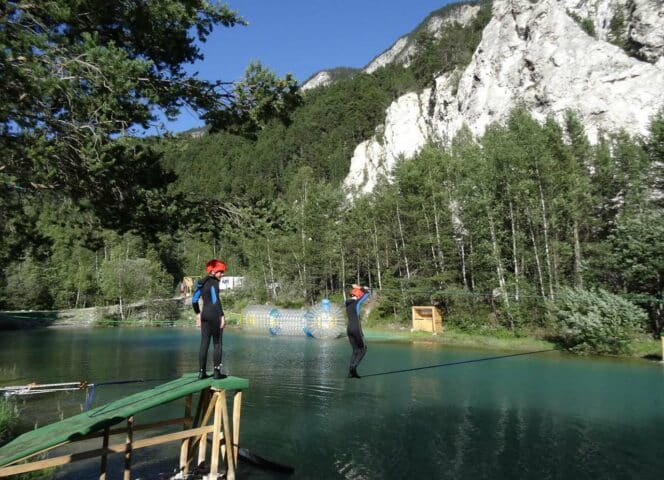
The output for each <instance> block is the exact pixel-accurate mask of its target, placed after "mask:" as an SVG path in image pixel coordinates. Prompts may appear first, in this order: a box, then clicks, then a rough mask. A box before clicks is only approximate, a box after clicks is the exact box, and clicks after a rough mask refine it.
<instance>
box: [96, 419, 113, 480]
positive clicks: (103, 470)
mask: <svg viewBox="0 0 664 480" xmlns="http://www.w3.org/2000/svg"><path fill="white" fill-rule="evenodd" d="M110 430H111V429H110V428H109V427H106V428H105V429H104V439H103V441H102V446H101V449H102V450H103V452H104V453H102V454H101V465H100V466H99V480H106V464H107V462H108V453H107V451H108V437H109V436H110V435H109V433H110Z"/></svg>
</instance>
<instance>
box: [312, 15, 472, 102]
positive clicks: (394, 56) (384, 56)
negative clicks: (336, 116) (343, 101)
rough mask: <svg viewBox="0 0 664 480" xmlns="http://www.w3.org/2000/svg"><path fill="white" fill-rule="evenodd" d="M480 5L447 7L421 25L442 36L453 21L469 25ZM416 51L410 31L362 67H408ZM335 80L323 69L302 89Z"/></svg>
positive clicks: (435, 34) (373, 68)
mask: <svg viewBox="0 0 664 480" xmlns="http://www.w3.org/2000/svg"><path fill="white" fill-rule="evenodd" d="M479 10H480V7H479V6H476V5H459V6H457V7H452V8H449V9H447V10H446V11H445V12H443V13H440V14H432V15H430V16H429V17H428V18H427V19H426V20H425V21H424V22H423V24H422V25H421V26H420V28H423V29H425V30H426V31H427V32H429V33H430V34H431V35H433V36H434V37H435V38H440V36H441V35H442V32H443V30H444V29H445V27H447V26H448V25H450V24H451V23H455V22H456V23H460V24H461V25H468V24H469V23H470V22H471V21H473V19H474V18H475V17H476V16H477V12H479ZM415 52H416V45H415V35H414V34H412V33H410V34H408V35H404V36H403V37H401V38H399V39H398V40H397V41H396V42H395V43H394V45H392V46H391V47H390V48H388V49H387V50H385V51H384V52H383V53H381V54H380V55H378V56H377V57H376V58H374V59H373V60H372V61H371V62H369V64H368V65H367V66H366V67H364V68H363V69H362V71H363V72H364V73H373V72H375V71H376V70H378V69H379V68H381V67H384V66H386V65H390V64H397V65H403V66H404V67H408V66H409V65H410V61H411V59H412V58H413V55H414V54H415ZM333 82H334V80H333V76H332V75H331V74H330V72H329V71H327V70H322V71H320V72H318V73H316V74H315V75H313V76H312V77H311V78H310V79H309V80H307V81H306V82H304V84H302V90H305V91H306V90H311V89H312V88H318V87H326V86H328V85H331V84H332V83H333Z"/></svg>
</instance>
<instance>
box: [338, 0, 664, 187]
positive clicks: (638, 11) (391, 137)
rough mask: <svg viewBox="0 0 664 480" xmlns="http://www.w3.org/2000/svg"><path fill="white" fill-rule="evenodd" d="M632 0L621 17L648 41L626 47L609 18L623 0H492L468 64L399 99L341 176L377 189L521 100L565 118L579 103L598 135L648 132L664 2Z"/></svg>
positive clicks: (629, 31)
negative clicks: (399, 169) (403, 166)
mask: <svg viewBox="0 0 664 480" xmlns="http://www.w3.org/2000/svg"><path fill="white" fill-rule="evenodd" d="M630 1H631V2H632V4H633V5H635V7H634V10H633V11H631V13H630V16H629V17H628V20H626V21H625V22H623V31H624V35H625V37H624V38H640V39H641V40H642V41H641V42H639V43H638V44H637V43H636V41H633V43H631V44H630V45H631V47H630V51H629V54H628V53H627V52H626V51H625V49H623V48H621V47H619V46H617V45H614V44H613V43H611V42H609V41H608V40H611V41H616V39H615V38H610V37H612V35H613V34H612V33H611V32H612V30H611V29H610V28H609V27H607V26H606V25H607V22H608V24H610V23H611V19H613V17H614V16H615V12H616V9H617V8H620V9H622V8H625V4H626V2H621V1H616V0H589V1H587V2H583V0H581V1H580V2H579V1H577V2H574V3H572V2H571V1H570V0H561V1H556V0H540V1H538V2H531V1H529V0H495V1H494V4H493V12H492V19H491V21H490V22H489V24H488V25H487V27H486V28H485V30H484V32H483V36H482V40H481V42H480V44H479V46H478V48H477V50H476V52H475V54H474V55H473V58H472V60H471V63H470V64H469V65H468V66H467V67H466V68H465V70H464V71H462V72H452V73H450V74H445V75H442V76H440V77H439V78H437V79H436V82H435V86H434V88H433V89H430V90H425V91H423V92H422V93H420V94H419V95H416V94H412V93H411V94H408V95H405V96H404V97H402V98H399V99H397V100H396V101H395V102H394V103H393V104H392V106H390V107H389V108H388V110H387V112H386V119H385V124H384V125H383V126H381V127H379V128H378V129H377V134H376V135H374V136H373V137H372V138H371V139H369V140H367V141H365V142H363V144H361V145H360V146H358V149H356V151H355V155H354V156H353V159H352V161H351V170H350V172H349V174H348V177H347V178H346V180H345V182H344V183H345V186H346V187H347V188H348V190H349V192H351V195H352V194H353V193H355V192H368V191H371V190H372V189H373V188H374V186H375V181H376V179H377V178H379V176H380V175H385V176H388V177H389V174H390V172H391V169H392V167H393V166H394V163H395V159H397V158H399V157H400V156H403V157H404V158H409V157H412V156H413V155H414V154H415V153H417V152H418V151H419V150H420V149H421V148H422V147H423V146H424V145H425V143H426V142H427V141H431V142H434V143H437V144H440V145H447V144H449V143H450V142H451V140H452V139H453V138H454V136H455V135H456V133H457V132H458V131H459V129H460V128H461V127H462V126H463V125H464V124H465V125H467V126H468V128H469V129H470V131H471V132H472V133H473V134H474V135H476V136H479V135H482V134H483V133H484V130H485V129H486V127H487V126H488V125H489V124H490V123H492V122H496V121H498V122H500V121H502V120H504V119H505V118H506V117H507V115H508V114H509V112H510V111H511V110H512V109H513V108H514V107H515V106H517V105H520V106H523V107H525V108H526V109H528V110H529V111H530V112H531V113H532V115H533V116H534V117H535V118H538V119H540V120H544V119H545V118H546V117H547V116H552V117H553V118H555V119H556V120H558V121H562V119H563V118H564V115H565V113H566V111H567V110H572V111H574V112H576V113H577V115H578V116H579V118H580V119H581V120H582V122H583V123H584V125H585V126H586V129H587V130H586V132H587V134H588V137H589V139H590V141H591V142H596V141H597V139H598V136H599V135H600V134H601V133H602V132H607V133H608V132H616V131H619V130H625V131H627V132H628V133H630V134H639V135H643V134H647V131H648V125H649V123H650V119H651V118H652V116H653V115H655V114H656V113H657V111H658V110H659V109H661V108H664V60H662V58H661V55H662V51H663V48H664V38H663V37H662V28H663V27H664V13H662V11H663V10H664V6H663V4H662V0H630ZM572 7H573V8H574V9H575V10H572ZM570 12H573V13H570ZM621 12H622V10H621ZM591 13H592V14H591ZM585 18H590V19H591V20H592V21H593V22H596V23H598V25H600V26H601V27H602V28H599V27H597V28H596V29H595V36H591V35H590V34H589V33H587V28H586V29H584V28H582V25H581V22H580V21H579V20H581V21H583V20H584V19H585ZM597 18H599V19H600V20H597ZM625 24H627V25H628V27H625V26H624V25H625ZM615 31H616V28H614V29H613V32H614V33H615ZM630 36H631V37H630ZM616 42H617V41H616ZM388 132H389V133H388ZM372 169H374V170H375V172H372ZM359 172H366V174H363V175H358V173H359Z"/></svg>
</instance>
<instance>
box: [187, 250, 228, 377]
mask: <svg viewBox="0 0 664 480" xmlns="http://www.w3.org/2000/svg"><path fill="white" fill-rule="evenodd" d="M205 270H206V271H207V273H208V276H207V277H205V278H204V279H202V280H199V281H198V285H197V288H196V291H195V292H194V296H193V297H192V298H191V305H192V307H193V308H194V312H196V326H197V327H200V329H201V347H200V350H199V352H198V365H199V370H198V378H201V379H203V378H208V374H207V371H206V365H207V354H208V348H209V347H210V339H212V344H213V346H214V347H213V361H214V378H215V379H221V378H226V375H224V374H222V373H221V368H222V366H223V365H222V363H221V340H222V336H223V334H224V327H225V326H226V318H225V317H224V309H223V307H222V306H221V299H220V298H219V281H220V280H221V277H222V276H223V275H224V272H225V271H226V264H225V263H224V262H222V261H221V260H217V259H216V258H215V259H212V260H210V261H209V262H208V263H207V265H206V266H205ZM200 299H203V311H202V312H201V310H200V307H199V305H198V301H199V300H200Z"/></svg>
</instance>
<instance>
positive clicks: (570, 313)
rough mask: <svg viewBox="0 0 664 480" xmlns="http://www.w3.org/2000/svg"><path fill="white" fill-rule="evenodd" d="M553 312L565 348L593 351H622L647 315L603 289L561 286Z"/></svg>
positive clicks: (604, 352)
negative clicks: (564, 287) (590, 289)
mask: <svg viewBox="0 0 664 480" xmlns="http://www.w3.org/2000/svg"><path fill="white" fill-rule="evenodd" d="M553 315H554V317H555V321H556V324H557V327H558V328H559V333H560V336H561V340H562V342H563V345H564V346H565V347H566V348H569V349H570V350H572V351H575V352H579V353H596V354H619V353H625V352H626V351H627V348H628V344H629V342H630V340H632V339H633V338H634V336H635V335H636V334H637V333H638V332H640V331H641V330H642V329H643V326H644V324H645V321H646V318H647V317H646V314H645V312H644V311H643V310H641V309H640V308H638V307H637V306H635V305H634V304H632V303H630V302H629V301H627V300H625V299H623V298H621V297H618V296H617V295H613V294H611V293H609V292H607V291H605V290H602V289H598V290H596V291H594V292H591V291H587V290H582V289H569V288H566V289H563V290H562V291H561V293H560V295H559V296H558V298H557V299H556V302H555V305H554V307H553Z"/></svg>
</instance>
